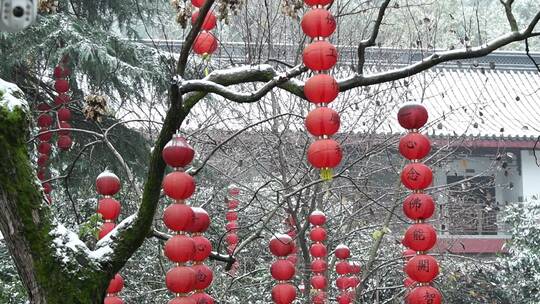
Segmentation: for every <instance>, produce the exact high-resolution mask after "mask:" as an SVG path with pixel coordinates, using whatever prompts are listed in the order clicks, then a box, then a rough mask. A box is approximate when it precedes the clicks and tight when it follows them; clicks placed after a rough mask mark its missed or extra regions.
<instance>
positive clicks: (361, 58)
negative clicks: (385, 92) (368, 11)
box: [358, 0, 390, 74]
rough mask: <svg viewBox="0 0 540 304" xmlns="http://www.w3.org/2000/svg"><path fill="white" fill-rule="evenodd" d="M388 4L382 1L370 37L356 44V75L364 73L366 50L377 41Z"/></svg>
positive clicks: (388, 0)
mask: <svg viewBox="0 0 540 304" xmlns="http://www.w3.org/2000/svg"><path fill="white" fill-rule="evenodd" d="M389 4H390V0H385V1H384V3H383V4H382V5H381V7H380V8H379V14H378V15H377V19H376V20H375V24H374V25H373V31H372V32H371V35H370V36H369V38H368V39H365V40H362V41H360V43H359V44H358V73H359V74H363V73H364V64H365V62H366V49H367V48H368V47H370V46H374V45H375V41H376V40H377V36H378V35H379V30H380V28H381V24H382V21H383V18H384V14H385V13H386V9H387V8H388V5H389Z"/></svg>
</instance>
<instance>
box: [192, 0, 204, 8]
mask: <svg viewBox="0 0 540 304" xmlns="http://www.w3.org/2000/svg"><path fill="white" fill-rule="evenodd" d="M204 2H206V0H191V4H193V6H195V7H201V6H203V5H204Z"/></svg>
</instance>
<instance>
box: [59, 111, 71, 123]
mask: <svg viewBox="0 0 540 304" xmlns="http://www.w3.org/2000/svg"><path fill="white" fill-rule="evenodd" d="M58 120H60V121H70V120H71V111H70V110H69V109H68V108H61V109H60V110H58Z"/></svg>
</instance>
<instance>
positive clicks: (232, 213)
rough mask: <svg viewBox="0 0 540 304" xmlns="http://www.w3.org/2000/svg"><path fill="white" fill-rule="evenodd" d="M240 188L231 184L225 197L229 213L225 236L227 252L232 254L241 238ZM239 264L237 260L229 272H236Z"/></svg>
mask: <svg viewBox="0 0 540 304" xmlns="http://www.w3.org/2000/svg"><path fill="white" fill-rule="evenodd" d="M239 195H240V188H238V187H236V186H230V187H229V189H228V196H227V198H226V199H225V201H226V204H227V213H226V214H225V220H226V221H227V224H225V230H226V231H227V234H226V236H225V242H226V243H227V253H228V254H229V255H232V254H233V253H234V251H235V250H236V247H237V246H238V242H239V241H240V238H239V237H238V234H237V233H238V228H239V225H238V207H240V200H239ZM238 267H239V264H238V261H235V262H234V264H233V265H232V267H231V270H230V271H229V273H230V274H231V275H233V274H235V273H236V271H237V270H238Z"/></svg>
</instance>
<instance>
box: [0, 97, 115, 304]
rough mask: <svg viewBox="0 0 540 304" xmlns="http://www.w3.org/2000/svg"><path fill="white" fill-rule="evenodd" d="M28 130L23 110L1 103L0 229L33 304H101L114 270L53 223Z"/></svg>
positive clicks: (61, 227)
mask: <svg viewBox="0 0 540 304" xmlns="http://www.w3.org/2000/svg"><path fill="white" fill-rule="evenodd" d="M27 130H28V123H27V118H26V114H25V112H24V111H23V110H21V109H20V108H15V109H14V110H12V111H10V110H8V109H6V108H5V107H3V106H1V105H0V151H1V152H0V231H1V232H2V234H3V236H4V238H5V241H6V244H7V247H8V249H9V252H10V254H11V256H12V257H13V260H14V262H15V264H16V267H17V270H18V272H19V276H20V278H21V280H22V282H23V284H24V286H25V287H26V289H27V290H28V297H29V300H30V303H34V304H55V303H59V304H60V303H70V304H79V303H80V304H83V303H84V304H98V303H99V304H101V303H103V297H104V291H105V289H106V287H107V284H108V280H109V279H110V277H111V276H112V271H110V270H109V271H105V270H103V268H104V267H102V265H100V264H99V262H98V261H96V260H92V259H90V258H89V255H88V252H89V251H88V249H87V248H86V246H85V245H84V244H83V243H81V242H80V241H79V242H77V241H78V238H76V237H75V238H74V237H71V236H73V235H70V234H69V233H68V232H67V230H65V229H64V228H63V226H60V225H56V224H55V223H54V221H53V220H52V216H51V213H50V208H49V207H48V206H47V205H46V204H45V203H44V200H43V195H42V193H41V192H40V190H39V184H38V182H37V180H36V177H35V174H34V169H33V168H32V166H31V163H30V160H29V156H28V150H27V143H26V140H27V137H28V136H27V135H28V134H27V133H28V131H27ZM66 243H70V246H66ZM73 248H75V249H73ZM79 249H80V250H79Z"/></svg>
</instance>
